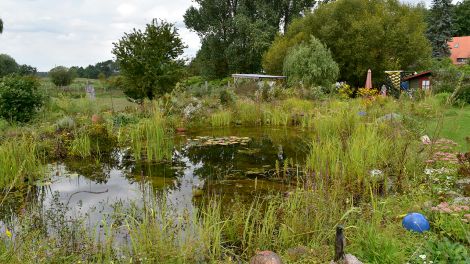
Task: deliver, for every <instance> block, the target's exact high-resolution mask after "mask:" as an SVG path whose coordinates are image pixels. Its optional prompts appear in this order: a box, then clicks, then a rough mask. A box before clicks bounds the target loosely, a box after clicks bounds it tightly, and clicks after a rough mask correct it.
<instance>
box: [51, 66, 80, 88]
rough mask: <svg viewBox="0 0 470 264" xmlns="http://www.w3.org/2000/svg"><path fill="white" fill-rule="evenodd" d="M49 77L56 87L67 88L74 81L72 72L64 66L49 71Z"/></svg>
mask: <svg viewBox="0 0 470 264" xmlns="http://www.w3.org/2000/svg"><path fill="white" fill-rule="evenodd" d="M49 77H50V78H51V81H52V83H54V84H55V85H56V86H61V87H62V86H67V85H70V84H71V83H72V81H73V79H74V74H73V72H72V71H70V70H69V69H67V68H66V67H63V66H58V67H55V68H54V69H52V70H50V71H49Z"/></svg>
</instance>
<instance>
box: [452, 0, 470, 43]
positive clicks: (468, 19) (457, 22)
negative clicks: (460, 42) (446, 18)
mask: <svg viewBox="0 0 470 264" xmlns="http://www.w3.org/2000/svg"><path fill="white" fill-rule="evenodd" d="M454 30H455V35H456V36H470V0H463V1H460V2H459V3H457V4H456V5H455V7H454Z"/></svg>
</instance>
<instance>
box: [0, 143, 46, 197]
mask: <svg viewBox="0 0 470 264" xmlns="http://www.w3.org/2000/svg"><path fill="white" fill-rule="evenodd" d="M36 147H37V145H36V143H35V141H34V140H33V139H31V138H27V137H22V138H16V139H9V140H6V141H4V142H2V144H1V145H0V187H2V188H5V187H7V186H17V185H21V184H23V183H24V182H25V181H28V182H30V183H31V182H33V181H34V180H35V179H37V178H39V177H41V175H42V174H43V173H44V171H43V166H42V164H41V160H40V158H39V155H38V153H37V149H36Z"/></svg>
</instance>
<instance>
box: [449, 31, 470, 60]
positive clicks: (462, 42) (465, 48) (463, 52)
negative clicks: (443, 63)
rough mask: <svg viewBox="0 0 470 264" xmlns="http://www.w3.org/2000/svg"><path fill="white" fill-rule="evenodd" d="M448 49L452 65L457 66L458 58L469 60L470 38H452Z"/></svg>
mask: <svg viewBox="0 0 470 264" xmlns="http://www.w3.org/2000/svg"><path fill="white" fill-rule="evenodd" d="M449 47H450V52H451V55H450V58H451V59H452V62H453V63H454V64H457V59H459V58H464V59H468V58H470V36H466V37H454V38H453V39H452V41H449Z"/></svg>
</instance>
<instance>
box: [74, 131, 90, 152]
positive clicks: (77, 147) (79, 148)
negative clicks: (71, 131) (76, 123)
mask: <svg viewBox="0 0 470 264" xmlns="http://www.w3.org/2000/svg"><path fill="white" fill-rule="evenodd" d="M69 154H70V155H72V156H75V157H80V158H88V157H90V156H91V140H90V137H89V136H88V135H87V134H85V133H80V134H79V135H77V136H76V137H75V138H74V139H73V140H72V142H71V144H70V148H69Z"/></svg>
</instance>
